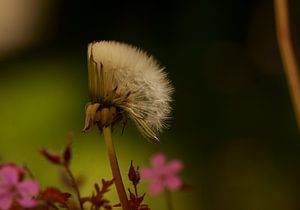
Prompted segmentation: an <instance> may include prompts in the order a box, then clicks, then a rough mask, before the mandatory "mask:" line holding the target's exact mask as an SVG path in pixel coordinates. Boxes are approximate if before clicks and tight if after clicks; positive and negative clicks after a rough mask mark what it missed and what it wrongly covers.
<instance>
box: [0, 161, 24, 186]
mask: <svg viewBox="0 0 300 210" xmlns="http://www.w3.org/2000/svg"><path fill="white" fill-rule="evenodd" d="M18 180H19V172H18V169H17V168H16V167H14V166H9V165H8V166H3V167H2V168H1V170H0V182H6V183H9V184H16V183H18Z"/></svg>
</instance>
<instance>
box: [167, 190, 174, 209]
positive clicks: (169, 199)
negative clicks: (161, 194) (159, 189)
mask: <svg viewBox="0 0 300 210" xmlns="http://www.w3.org/2000/svg"><path fill="white" fill-rule="evenodd" d="M165 196H166V203H167V209H168V210H174V208H173V202H172V198H171V192H170V191H169V190H168V189H165Z"/></svg>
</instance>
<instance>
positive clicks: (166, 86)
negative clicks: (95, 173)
mask: <svg viewBox="0 0 300 210" xmlns="http://www.w3.org/2000/svg"><path fill="white" fill-rule="evenodd" d="M88 73H89V77H88V78H89V95H90V102H89V103H88V104H87V106H86V118H85V126H84V128H83V131H86V130H88V129H90V128H91V127H92V126H94V125H97V126H98V128H99V129H100V131H102V132H103V135H104V140H105V142H106V145H107V148H108V154H109V160H110V165H111V169H112V173H113V176H114V180H115V186H116V188H117V192H118V195H119V199H120V203H121V206H122V208H123V209H124V210H129V209H130V206H129V202H128V198H127V195H126V192H125V189H124V185H123V181H122V177H121V174H120V170H119V165H118V160H117V157H116V152H115V149H114V145H113V142H112V137H111V128H112V127H113V126H114V125H115V124H116V123H118V122H120V121H122V122H125V121H126V120H127V118H130V119H132V120H133V121H134V122H135V124H136V125H137V127H138V128H139V130H140V131H141V133H142V135H143V136H145V137H146V138H147V139H148V140H150V141H154V142H158V141H159V139H158V135H159V133H160V132H161V131H162V129H163V128H164V127H165V126H166V122H167V120H168V119H169V114H170V111H171V107H170V102H171V101H172V100H171V93H172V91H173V88H172V86H171V84H170V82H169V80H168V79H167V75H166V73H165V72H164V69H163V68H162V67H160V66H159V65H158V63H157V61H156V60H155V59H154V58H153V57H151V56H149V55H147V54H146V53H145V52H143V51H141V50H140V49H138V48H136V47H133V46H130V45H127V44H124V43H119V42H115V41H100V42H93V43H91V44H89V45H88Z"/></svg>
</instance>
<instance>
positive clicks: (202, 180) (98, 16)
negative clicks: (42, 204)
mask: <svg viewBox="0 0 300 210" xmlns="http://www.w3.org/2000/svg"><path fill="white" fill-rule="evenodd" d="M31 2H33V3H32V4H39V5H40V6H39V7H33V9H35V10H37V9H39V10H40V11H41V12H38V13H34V14H37V15H36V16H31V18H32V21H33V20H34V21H35V22H36V23H35V24H34V26H33V27H31V28H30V30H31V31H33V33H32V34H33V35H32V37H33V38H32V39H30V41H26V42H24V43H22V44H14V45H13V47H11V48H10V50H7V51H3V52H2V51H1V42H0V69H1V71H0V84H1V85H0V97H1V103H0V117H1V116H2V120H1V121H2V122H0V125H1V127H0V129H1V130H0V133H2V134H1V135H0V155H1V157H2V160H3V161H6V162H7V161H16V162H18V163H23V162H27V163H29V165H30V166H31V167H32V168H33V170H35V171H36V173H37V177H38V178H39V179H40V182H41V183H42V184H43V185H46V184H48V183H50V184H59V182H56V181H55V177H54V176H56V174H55V172H53V171H55V168H54V167H53V168H52V167H51V166H50V167H49V168H48V167H45V164H46V162H45V161H44V160H42V158H40V157H38V154H37V153H36V150H37V148H39V147H41V146H46V147H49V148H52V149H53V150H59V148H61V147H62V145H63V142H64V139H65V138H64V137H65V136H66V135H67V133H68V132H69V131H73V132H74V134H75V140H74V141H75V142H74V147H75V153H76V156H75V160H74V170H75V171H76V172H78V173H81V174H85V175H86V176H87V177H88V178H87V186H86V188H87V189H85V192H90V189H91V188H90V187H89V184H90V186H92V185H91V184H92V183H93V181H95V180H99V175H101V177H102V176H105V177H110V172H109V169H108V168H107V166H106V165H107V164H108V162H107V159H106V150H105V145H104V144H103V141H102V137H101V138H100V137H98V133H97V131H96V130H94V131H92V132H91V133H87V134H85V135H83V134H81V133H80V129H81V128H82V126H83V121H84V105H85V103H86V102H87V101H88V97H87V95H88V94H87V64H86V46H87V44H88V43H89V42H91V41H94V40H117V41H121V42H126V43H130V44H133V45H136V46H138V47H141V48H142V49H144V50H146V51H147V52H149V53H151V54H153V55H154V57H156V58H157V59H158V60H159V61H160V63H161V65H163V66H165V67H166V70H167V71H168V73H169V78H170V79H171V80H172V83H173V84H174V86H175V90H176V91H175V94H174V99H175V100H174V104H173V107H174V111H173V120H172V122H171V125H170V128H169V129H168V130H166V131H165V132H164V133H163V134H162V137H161V141H162V143H161V144H160V145H151V144H149V143H148V142H146V141H145V140H144V139H143V138H142V137H141V136H140V135H139V134H138V132H137V131H136V129H135V128H134V126H132V125H131V124H129V126H128V127H127V128H126V131H125V135H124V136H123V137H122V136H120V132H118V131H117V132H116V136H117V140H116V146H117V149H118V150H119V159H121V160H120V162H121V165H122V167H123V168H124V171H126V168H127V166H128V163H129V161H130V160H131V159H134V160H135V162H136V163H137V164H140V165H145V164H147V161H148V158H149V157H150V155H151V154H152V153H154V152H157V151H162V152H165V153H166V154H167V155H168V156H169V157H170V158H180V159H182V160H183V161H184V163H185V169H184V171H183V172H182V175H183V178H184V180H185V181H186V182H187V183H189V184H190V185H191V186H192V188H191V190H190V191H187V192H176V193H174V197H175V199H174V200H175V203H176V207H177V208H176V209H178V210H179V209H191V210H198V209H207V210H226V209H228V210H235V209H236V210H241V209H242V210H248V209H249V210H254V209H255V210H260V209H261V210H267V209H272V210H281V209H282V210H292V209H299V207H300V203H299V195H300V194H299V187H300V182H299V181H300V179H299V175H300V171H299V165H300V157H299V150H300V141H299V133H298V131H297V127H296V121H295V117H294V113H293V110H292V106H291V102H290V96H289V92H288V88H287V83H286V80H285V75H284V71H283V68H282V64H281V60H280V55H279V50H278V46H277V43H276V32H275V25H274V12H273V2H272V1H270V0H261V1H255V0H252V1H250V0H249V1H246V0H228V1H222V0H198V1H186V0H178V1H127V2H126V1H47V0H45V1H35V0H31ZM299 6H300V5H299V2H297V1H291V18H292V21H291V23H292V28H293V41H294V45H295V49H296V52H299V15H298V14H299V9H298V8H300V7H299ZM3 8H4V7H2V10H4V9H3ZM37 20H38V21H37ZM18 23H19V22H18V21H16V22H12V23H11V24H9V25H10V26H11V27H13V26H14V25H16V26H18V25H17V24H18ZM0 24H1V22H0ZM19 24H20V23H19ZM0 26H1V25H0ZM0 29H2V28H0ZM2 30H3V29H2ZM24 30H25V29H24ZM26 30H27V29H26ZM7 36H10V34H9V33H7ZM12 43H17V41H13V42H12ZM1 52H2V53H1ZM298 57H299V56H298ZM99 138H100V140H101V141H99ZM98 151H99V153H100V154H98ZM40 159H41V160H40ZM98 165H99V166H100V165H101V167H102V168H98V167H97V166H98ZM91 171H92V172H91ZM51 173H52V174H51ZM124 173H125V172H124ZM49 174H51V175H49ZM145 189H146V188H145ZM114 198H115V197H113V196H112V199H114ZM147 201H148V203H150V204H151V206H152V207H153V209H165V207H164V201H163V198H148V200H147Z"/></svg>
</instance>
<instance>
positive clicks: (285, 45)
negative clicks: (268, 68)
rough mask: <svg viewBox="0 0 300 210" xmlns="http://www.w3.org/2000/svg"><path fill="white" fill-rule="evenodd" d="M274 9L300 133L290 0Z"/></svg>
mask: <svg viewBox="0 0 300 210" xmlns="http://www.w3.org/2000/svg"><path fill="white" fill-rule="evenodd" d="M274 9H275V19H276V21H275V23H276V31H277V38H278V45H279V49H280V54H281V59H282V63H283V67H284V70H285V74H286V77H287V82H288V87H289V92H290V95H291V99H292V104H293V107H294V112H295V115H296V120H297V125H298V130H299V131H300V76H299V67H298V63H297V60H296V56H295V50H294V49H293V45H292V40H291V39H292V36H291V32H290V31H291V30H290V21H289V9H288V0H274Z"/></svg>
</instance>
